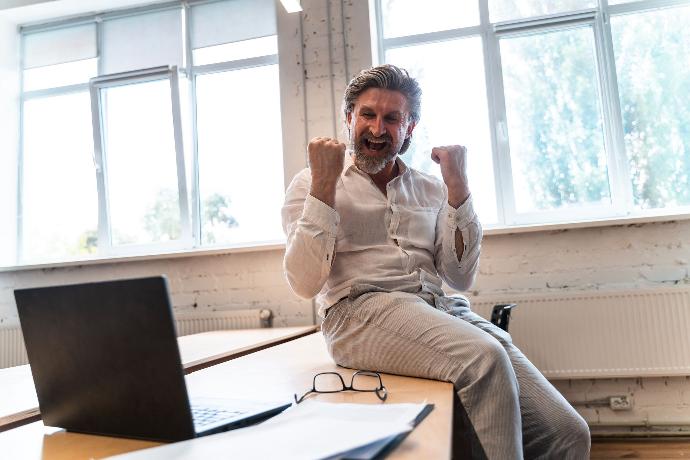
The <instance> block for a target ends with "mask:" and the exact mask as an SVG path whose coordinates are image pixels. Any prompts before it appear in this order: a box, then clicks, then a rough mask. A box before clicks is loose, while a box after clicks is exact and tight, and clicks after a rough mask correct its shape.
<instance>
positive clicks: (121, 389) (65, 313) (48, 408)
mask: <svg viewBox="0 0 690 460" xmlns="http://www.w3.org/2000/svg"><path fill="white" fill-rule="evenodd" d="M15 299H16V302H17V309H18V312H19V320H20V322H21V327H22V331H23V334H24V341H25V343H26V349H27V354H28V357H29V362H30V364H31V372H32V374H33V378H34V383H35V385H36V392H37V395H38V400H39V405H40V410H41V414H42V417H43V422H44V423H45V424H46V425H49V426H58V427H62V428H65V429H67V430H71V431H78V432H86V433H94V434H106V435H116V436H125V437H134V438H145V439H157V440H162V441H166V440H179V439H188V438H191V437H193V436H194V425H193V422H192V417H191V413H190V408H189V401H188V397H187V391H186V387H185V381H184V373H183V368H182V364H181V361H180V354H179V350H178V346H177V339H176V334H175V325H174V321H173V314H172V308H171V304H170V300H169V295H168V288H167V280H166V279H165V277H162V276H160V277H152V278H140V279H128V280H118V281H105V282H96V283H86V284H76V285H68V286H52V287H41V288H31V289H18V290H15Z"/></svg>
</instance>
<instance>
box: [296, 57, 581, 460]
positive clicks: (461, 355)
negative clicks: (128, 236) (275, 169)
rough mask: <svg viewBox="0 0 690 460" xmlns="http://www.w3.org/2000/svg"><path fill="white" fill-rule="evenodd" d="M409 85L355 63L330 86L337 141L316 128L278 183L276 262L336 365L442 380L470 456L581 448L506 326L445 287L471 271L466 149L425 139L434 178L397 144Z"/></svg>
mask: <svg viewBox="0 0 690 460" xmlns="http://www.w3.org/2000/svg"><path fill="white" fill-rule="evenodd" d="M420 101H421V89H420V87H419V85H418V83H417V81H416V80H415V79H413V78H411V77H410V76H409V74H408V73H407V72H406V71H405V70H403V69H400V68H398V67H395V66H392V65H383V66H379V67H374V68H372V69H368V70H365V71H362V72H361V73H360V74H359V75H357V76H356V77H355V78H354V79H353V80H352V81H351V82H350V83H349V85H348V87H347V89H346V90H345V95H344V98H343V111H344V115H345V120H346V123H347V131H348V137H349V146H346V145H345V144H343V143H340V142H338V141H337V140H336V139H331V138H327V137H317V138H315V139H313V140H312V141H311V142H310V143H309V146H308V154H309V166H310V167H309V168H308V169H304V170H303V171H301V172H300V173H298V174H297V175H296V176H295V178H294V179H293V181H292V183H291V184H290V187H289V188H288V190H287V194H286V198H285V204H284V207H283V227H284V230H285V233H286V235H287V246H286V251H285V259H284V269H285V273H286V276H287V279H288V282H289V283H290V286H291V287H292V289H293V291H294V292H295V293H296V294H297V295H299V296H301V297H304V298H312V297H315V296H318V297H317V302H318V304H319V314H320V315H321V316H322V317H323V318H324V321H323V324H322V331H323V334H324V337H325V339H326V343H327V345H328V349H329V352H330V354H331V356H332V357H333V359H334V360H335V362H336V363H338V364H339V365H341V366H345V367H349V368H356V369H365V370H374V371H379V372H386V373H391V374H401V375H409V376H414V377H423V378H429V379H436V380H442V381H447V382H452V383H453V385H454V387H455V390H456V392H457V394H458V397H459V399H460V402H461V404H462V407H463V408H464V410H465V412H466V414H467V416H468V418H469V420H470V422H471V424H472V427H473V428H474V431H475V433H476V438H477V439H478V441H479V443H480V444H481V447H480V448H479V449H477V451H474V450H473V452H474V456H475V457H477V458H482V457H484V456H485V457H486V458H489V459H520V458H553V459H571V458H572V459H586V458H589V446H590V436H589V429H588V427H587V424H586V423H585V422H584V420H583V419H582V418H581V417H580V416H579V415H578V414H577V412H575V410H574V409H573V408H572V407H571V406H570V405H569V404H568V402H567V401H566V400H565V399H564V398H563V397H562V396H561V395H560V394H559V393H558V391H557V390H556V389H555V388H554V387H553V386H552V385H551V384H550V383H549V382H548V381H547V380H546V379H545V378H544V376H543V375H542V374H541V373H540V372H539V371H538V370H537V369H536V368H535V367H534V366H533V365H532V364H531V363H530V362H529V361H528V360H527V358H526V357H525V356H524V355H523V354H522V352H520V350H519V349H518V348H517V347H515V346H514V345H513V343H512V341H511V338H510V335H509V334H508V333H507V332H505V331H503V330H501V329H499V328H498V327H496V326H494V325H493V324H491V323H490V322H488V321H486V320H484V319H483V318H481V317H480V316H478V315H477V314H475V313H473V312H472V311H471V309H470V306H469V302H468V301H467V299H466V298H464V297H462V296H459V297H458V296H454V297H449V296H446V295H445V293H444V291H443V289H442V281H445V282H446V283H447V284H448V285H449V286H450V287H452V288H454V289H456V290H459V291H463V290H467V289H469V287H470V286H471V285H472V283H473V281H474V278H475V275H476V273H477V267H478V261H479V253H480V242H481V238H482V228H481V225H480V223H479V221H478V219H477V215H476V214H475V211H474V209H473V206H472V196H471V194H470V189H469V185H468V180H467V171H466V161H467V153H466V149H465V147H463V146H460V145H452V146H444V147H436V148H433V149H432V151H431V158H432V159H433V160H434V161H435V162H436V163H437V164H439V166H440V169H441V176H442V178H443V182H441V181H440V180H439V179H437V178H436V177H434V176H432V175H429V174H425V173H422V172H420V171H416V170H414V169H412V168H410V167H408V166H407V165H405V163H404V162H403V161H402V159H401V158H400V157H399V156H400V155H402V154H403V153H405V151H406V150H407V149H408V148H409V146H410V141H411V137H412V133H413V131H414V129H415V126H416V125H417V123H418V122H419V117H420Z"/></svg>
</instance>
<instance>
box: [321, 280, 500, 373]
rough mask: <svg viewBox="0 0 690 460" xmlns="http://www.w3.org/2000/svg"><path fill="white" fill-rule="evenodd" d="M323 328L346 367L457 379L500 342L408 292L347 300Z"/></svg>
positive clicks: (331, 345) (336, 354) (333, 351)
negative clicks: (488, 348) (466, 367)
mask: <svg viewBox="0 0 690 460" xmlns="http://www.w3.org/2000/svg"><path fill="white" fill-rule="evenodd" d="M467 310H468V311H469V309H467ZM322 330H323V333H324V336H325V338H326V342H327V343H328V347H329V351H330V353H331V356H333V358H334V360H335V361H336V362H337V363H338V364H340V365H342V366H346V367H352V368H358V369H368V370H376V371H380V372H387V373H393V374H402V375H410V376H415V377H425V378H431V379H436V380H444V381H450V382H454V383H460V382H458V379H459V377H460V374H461V371H462V369H463V368H464V367H465V366H467V365H469V364H471V363H472V362H474V361H476V360H477V359H478V358H481V355H482V351H483V350H484V349H485V348H486V346H487V345H488V346H499V345H498V342H497V341H496V339H495V338H494V337H492V336H491V335H490V334H487V333H486V332H484V331H482V330H481V329H480V328H478V327H476V326H475V325H473V324H471V323H470V322H468V321H465V320H463V319H461V318H458V317H455V316H453V315H450V314H448V313H446V312H445V311H441V310H438V309H436V308H434V307H433V306H431V305H429V304H428V303H426V302H425V301H424V300H423V299H421V298H420V297H418V296H416V295H414V294H408V293H404V292H371V293H366V294H363V295H360V296H359V297H357V298H356V299H352V300H351V299H345V300H343V301H341V302H340V303H339V304H337V305H335V306H334V307H332V308H331V310H330V311H329V312H328V316H327V317H326V319H325V321H324V323H323V325H322Z"/></svg>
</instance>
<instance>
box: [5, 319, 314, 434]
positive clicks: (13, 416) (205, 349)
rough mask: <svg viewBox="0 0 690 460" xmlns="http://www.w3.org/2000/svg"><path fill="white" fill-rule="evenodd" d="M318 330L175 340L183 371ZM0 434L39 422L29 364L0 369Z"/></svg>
mask: <svg viewBox="0 0 690 460" xmlns="http://www.w3.org/2000/svg"><path fill="white" fill-rule="evenodd" d="M317 330H318V326H299V327H280V328H264V329H238V330H230V331H213V332H203V333H201V334H193V335H187V336H184V337H179V338H178V339H177V340H178V344H179V347H180V357H181V359H182V363H183V365H184V367H185V372H187V373H189V372H194V371H197V370H199V369H203V368H205V367H208V366H212V365H214V364H218V363H221V362H224V361H228V360H230V359H234V358H237V357H240V356H244V355H246V354H248V353H252V352H254V351H258V350H263V349H265V348H267V347H270V346H273V345H278V344H281V343H284V342H287V341H290V340H293V339H295V338H298V337H302V336H304V335H307V334H312V333H313V332H315V331H317ZM0 388H2V391H0V431H4V430H6V429H9V428H13V427H15V426H19V425H22V424H25V423H29V422H31V421H35V420H39V419H40V413H39V411H38V399H37V398H36V389H35V388H34V382H33V378H32V377H31V368H30V367H29V365H24V366H16V367H10V368H7V369H0Z"/></svg>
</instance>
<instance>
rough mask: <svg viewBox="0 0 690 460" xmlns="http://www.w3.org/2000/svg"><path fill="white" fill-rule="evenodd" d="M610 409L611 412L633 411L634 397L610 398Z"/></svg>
mask: <svg viewBox="0 0 690 460" xmlns="http://www.w3.org/2000/svg"><path fill="white" fill-rule="evenodd" d="M609 407H610V408H611V410H616V411H618V410H632V408H633V399H632V396H627V395H625V396H611V397H610V398H609Z"/></svg>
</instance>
